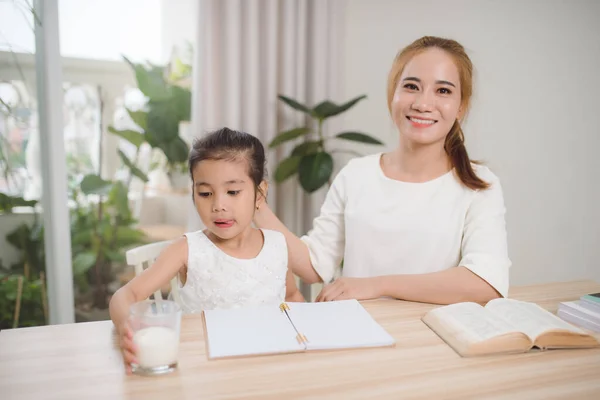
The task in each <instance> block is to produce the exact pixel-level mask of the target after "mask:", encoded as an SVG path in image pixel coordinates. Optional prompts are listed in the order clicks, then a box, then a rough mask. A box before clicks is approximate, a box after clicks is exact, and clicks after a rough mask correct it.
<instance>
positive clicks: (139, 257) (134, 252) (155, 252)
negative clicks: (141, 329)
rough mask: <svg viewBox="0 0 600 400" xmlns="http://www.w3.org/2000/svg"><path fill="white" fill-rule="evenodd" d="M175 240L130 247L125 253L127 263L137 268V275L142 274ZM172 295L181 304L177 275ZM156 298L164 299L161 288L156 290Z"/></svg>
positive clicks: (173, 282) (172, 286)
mask: <svg viewBox="0 0 600 400" xmlns="http://www.w3.org/2000/svg"><path fill="white" fill-rule="evenodd" d="M173 242H174V240H165V241H162V242H156V243H150V244H146V245H143V246H138V247H135V248H133V249H130V250H128V251H127V252H126V253H125V258H126V259H127V265H130V266H133V267H134V268H135V274H136V276H137V275H139V274H141V273H142V272H143V271H144V269H145V268H148V267H149V266H150V265H152V263H154V261H155V260H156V258H157V257H158V256H159V254H160V253H161V251H162V250H163V249H164V248H165V247H167V246H168V245H170V244H171V243H173ZM171 297H172V298H173V300H174V301H175V302H176V303H177V304H179V305H181V297H179V283H178V281H177V277H174V278H173V279H171ZM154 300H155V301H157V302H159V301H161V300H163V297H162V293H161V290H160V289H158V290H157V291H156V292H154Z"/></svg>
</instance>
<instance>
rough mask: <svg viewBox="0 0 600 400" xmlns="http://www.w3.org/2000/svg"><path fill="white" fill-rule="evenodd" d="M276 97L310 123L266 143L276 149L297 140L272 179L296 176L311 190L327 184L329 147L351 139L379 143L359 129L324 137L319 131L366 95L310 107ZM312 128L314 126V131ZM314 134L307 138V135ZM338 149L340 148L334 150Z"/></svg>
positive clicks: (330, 166)
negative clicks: (301, 114) (341, 102)
mask: <svg viewBox="0 0 600 400" xmlns="http://www.w3.org/2000/svg"><path fill="white" fill-rule="evenodd" d="M278 97H279V99H280V100H281V101H282V102H283V103H285V104H287V105H288V106H290V107H292V108H293V109H294V110H298V111H301V112H303V113H304V114H306V115H307V116H308V117H309V120H310V121H311V123H309V124H307V125H305V126H300V127H297V128H294V129H291V130H288V131H285V132H281V133H279V134H278V135H277V136H276V137H275V138H274V139H273V141H271V143H270V144H269V147H270V148H276V147H279V146H281V145H282V144H284V143H288V142H290V141H292V140H296V139H304V140H303V141H301V142H297V144H296V146H295V147H294V148H293V149H292V151H291V152H290V154H289V156H288V157H287V158H285V159H284V160H283V161H281V162H280V163H279V164H278V165H277V168H276V170H275V181H276V182H278V183H280V182H283V181H285V180H287V179H289V178H291V177H292V176H295V175H296V176H297V177H298V181H299V182H300V186H302V188H303V189H304V190H305V191H306V192H307V193H313V192H314V191H316V190H318V189H319V188H321V187H322V186H323V185H325V184H331V175H332V174H333V170H334V161H333V157H332V155H331V154H332V153H333V152H335V151H336V150H333V149H332V148H331V147H332V146H333V145H334V144H335V143H336V142H338V141H340V140H343V141H352V142H359V143H366V144H373V145H382V144H383V143H382V142H381V141H379V140H378V139H376V138H374V137H372V136H370V135H368V134H366V133H362V132H355V131H347V132H340V133H338V134H336V135H334V136H331V137H326V136H325V135H324V134H323V124H324V123H325V121H327V120H328V119H329V118H331V117H334V116H336V115H339V114H342V113H343V112H345V111H347V110H349V109H350V108H352V107H353V106H354V105H355V104H356V103H358V102H359V101H361V100H363V99H364V98H366V96H365V95H363V96H359V97H356V98H354V99H352V100H350V101H348V102H346V103H343V104H340V105H338V104H335V103H334V102H332V101H330V100H325V101H323V102H321V103H319V104H317V105H316V106H314V107H308V106H306V105H304V104H301V103H299V102H298V101H296V100H294V99H291V98H289V97H286V96H282V95H279V96H278ZM314 127H316V132H315V129H314ZM311 133H312V134H315V133H316V135H313V136H312V137H310V138H309V134H311ZM338 151H340V150H338Z"/></svg>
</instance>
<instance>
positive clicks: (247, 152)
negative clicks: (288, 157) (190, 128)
mask: <svg viewBox="0 0 600 400" xmlns="http://www.w3.org/2000/svg"><path fill="white" fill-rule="evenodd" d="M242 159H243V160H245V161H246V163H247V165H248V175H249V176H250V178H252V181H253V182H254V186H255V188H256V189H257V191H258V192H260V193H261V194H262V195H263V196H264V195H265V194H264V193H262V191H261V189H260V186H259V185H260V184H261V182H262V181H263V180H265V178H266V169H265V148H264V147H263V145H262V143H261V142H260V140H258V139H257V138H256V137H255V136H252V135H251V134H249V133H246V132H241V131H235V130H232V129H229V128H226V127H225V128H221V129H219V130H217V131H214V132H211V133H209V134H208V135H206V136H204V137H202V138H200V139H196V140H194V144H193V145H192V149H191V150H190V156H189V160H188V166H189V171H190V177H191V178H192V181H193V180H194V176H193V174H192V172H193V171H194V167H195V166H196V164H198V163H199V162H200V161H204V160H226V161H237V160H242Z"/></svg>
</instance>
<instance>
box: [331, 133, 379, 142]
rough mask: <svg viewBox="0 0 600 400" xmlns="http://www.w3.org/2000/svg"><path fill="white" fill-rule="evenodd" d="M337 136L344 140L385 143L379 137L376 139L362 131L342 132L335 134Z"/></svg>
mask: <svg viewBox="0 0 600 400" xmlns="http://www.w3.org/2000/svg"><path fill="white" fill-rule="evenodd" d="M335 137H336V138H339V139H344V140H352V141H354V142H361V143H368V144H383V142H381V141H380V140H379V139H375V138H374V137H372V136H369V135H367V134H365V133H361V132H342V133H339V134H337V135H335Z"/></svg>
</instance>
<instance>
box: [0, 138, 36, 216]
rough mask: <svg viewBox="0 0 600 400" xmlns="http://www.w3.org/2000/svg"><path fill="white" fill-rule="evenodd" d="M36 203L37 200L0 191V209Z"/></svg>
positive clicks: (10, 209)
mask: <svg viewBox="0 0 600 400" xmlns="http://www.w3.org/2000/svg"><path fill="white" fill-rule="evenodd" d="M0 150H1V149H0ZM36 204H37V200H25V199H24V198H22V197H14V196H8V195H6V194H4V193H0V211H5V212H11V211H12V209H13V208H14V207H33V206H35V205H36Z"/></svg>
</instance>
